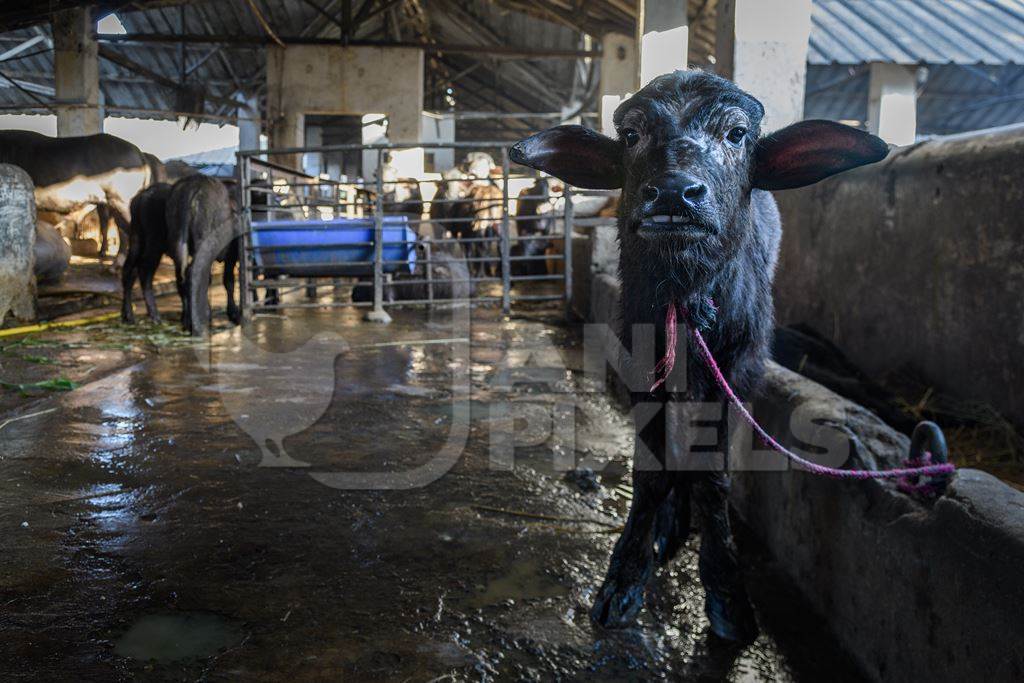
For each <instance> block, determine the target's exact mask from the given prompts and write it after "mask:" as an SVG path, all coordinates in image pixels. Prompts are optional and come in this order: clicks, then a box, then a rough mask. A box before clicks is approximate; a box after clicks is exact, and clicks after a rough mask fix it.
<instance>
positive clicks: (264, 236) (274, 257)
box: [252, 216, 416, 277]
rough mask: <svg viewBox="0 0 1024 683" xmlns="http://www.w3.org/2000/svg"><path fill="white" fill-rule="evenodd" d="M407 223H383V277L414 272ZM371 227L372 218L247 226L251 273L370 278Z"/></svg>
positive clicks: (388, 219) (396, 219)
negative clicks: (252, 264)
mask: <svg viewBox="0 0 1024 683" xmlns="http://www.w3.org/2000/svg"><path fill="white" fill-rule="evenodd" d="M408 223H409V219H408V218H407V217H405V216H385V217H384V240H383V242H384V249H383V260H384V261H385V263H384V272H388V273H396V272H399V271H402V270H408V271H409V272H412V271H413V269H414V268H415V266H416V233H415V232H414V231H413V230H412V229H410V228H409V226H408ZM373 227H374V226H373V219H372V218H334V219H332V220H327V221H322V220H283V221H253V224H252V246H253V252H254V256H255V260H256V268H257V269H258V270H259V271H261V272H262V273H263V274H264V275H266V276H268V277H277V276H279V275H288V276H295V277H359V276H367V275H373ZM388 261H391V263H388Z"/></svg>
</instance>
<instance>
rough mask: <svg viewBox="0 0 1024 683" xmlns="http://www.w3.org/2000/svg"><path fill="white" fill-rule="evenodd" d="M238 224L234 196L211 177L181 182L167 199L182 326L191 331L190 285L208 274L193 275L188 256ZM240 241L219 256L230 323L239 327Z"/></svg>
mask: <svg viewBox="0 0 1024 683" xmlns="http://www.w3.org/2000/svg"><path fill="white" fill-rule="evenodd" d="M234 220H238V215H237V213H236V212H235V211H234V209H233V206H232V201H231V196H230V194H229V192H228V189H227V187H226V186H225V185H224V183H222V182H220V181H219V180H216V179H214V178H211V177H209V176H205V175H201V174H196V175H191V176H187V177H185V178H182V179H181V180H179V181H178V182H176V183H175V184H174V186H173V187H172V189H171V191H170V194H169V196H168V198H167V239H168V248H169V250H170V252H171V255H172V258H173V260H174V265H175V269H174V270H175V272H174V277H175V280H176V282H177V285H178V291H179V293H183V296H182V302H181V303H182V325H183V326H184V327H185V329H186V330H188V331H190V332H191V331H192V330H191V316H190V310H189V300H188V298H189V297H188V293H189V283H190V280H191V278H193V277H209V273H198V274H197V273H192V272H191V266H188V267H185V266H186V264H188V263H189V259H188V256H189V255H190V254H192V253H194V252H195V250H196V248H197V247H198V246H199V244H200V243H201V242H202V241H203V239H204V238H205V237H206V236H207V235H210V234H212V233H214V232H215V231H218V230H221V229H222V228H223V226H224V224H225V223H227V222H229V221H234ZM238 258H239V240H238V239H234V240H232V241H231V243H230V244H229V245H228V246H227V247H226V248H225V249H224V251H223V252H222V253H221V254H220V255H219V256H218V258H217V260H218V261H223V262H224V278H223V282H224V289H225V290H226V291H227V297H228V304H227V313H228V319H229V320H231V322H232V323H234V324H236V325H238V324H240V323H241V321H242V316H241V309H239V308H238V305H237V304H236V303H235V266H236V265H238Z"/></svg>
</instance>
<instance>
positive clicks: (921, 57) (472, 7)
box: [0, 0, 1024, 138]
mask: <svg viewBox="0 0 1024 683" xmlns="http://www.w3.org/2000/svg"><path fill="white" fill-rule="evenodd" d="M68 1H69V2H70V0H68ZM254 1H255V3H256V5H257V6H258V7H259V8H260V11H261V12H262V13H263V14H264V16H265V17H266V18H267V20H268V21H269V22H270V24H271V25H272V26H273V27H274V29H275V30H276V31H277V32H278V33H279V34H280V35H282V36H303V37H309V38H327V39H335V38H338V37H339V34H340V30H339V28H338V26H337V24H336V23H335V21H333V20H332V19H331V18H330V17H331V16H337V15H338V13H339V12H340V8H341V5H342V0H317V2H316V3H315V5H316V7H319V8H321V9H322V10H324V12H320V11H318V10H317V9H316V7H314V6H313V5H311V4H310V3H308V2H306V1H305V0H254ZM716 5H717V2H716V0H703V1H702V2H696V1H694V2H691V3H690V4H689V7H690V14H691V60H692V61H693V62H694V63H698V64H701V63H703V64H706V65H709V66H710V64H711V63H712V60H711V59H710V58H709V55H711V54H713V51H714V36H715V31H714V27H715V24H716V17H715V14H716ZM623 6H624V3H622V2H605V1H603V0H592V1H591V2H590V3H589V4H588V5H587V6H586V7H587V11H586V13H585V16H584V17H583V18H582V19H581V18H580V17H577V16H575V15H573V16H572V17H569V16H567V15H566V16H563V15H558V14H557V12H555V11H554V10H552V9H549V8H548V6H547V5H544V4H543V3H531V4H529V5H525V4H522V3H520V2H518V0H517V1H516V2H514V3H513V2H509V3H507V4H506V3H505V2H504V1H503V0H487V1H482V0H480V1H476V2H465V1H462V0H444V1H443V2H442V1H441V0H420V1H419V2H418V3H401V4H399V5H395V6H392V7H393V9H392V10H389V11H391V12H400V13H402V12H404V13H405V14H402V15H401V16H402V17H404V19H403V22H404V26H403V28H402V29H401V30H402V32H403V34H402V35H401V38H402V39H405V40H434V41H437V42H439V43H445V42H447V43H476V44H505V45H516V46H528V47H534V48H550V49H573V48H578V47H580V45H579V32H578V31H576V30H574V29H573V28H572V27H571V26H570V25H568V24H571V23H572V21H575V20H580V21H583V22H585V23H589V24H590V25H594V26H596V27H597V28H596V29H595V30H609V29H614V30H619V31H625V32H627V33H628V32H629V28H628V26H626V27H623V26H621V25H620V24H621V23H622V22H624V21H625V22H628V21H629V18H628V14H626V13H625V12H624V11H623V10H622V9H621V8H622V7H623ZM138 7H141V9H136V8H138ZM415 8H419V9H416V10H415V11H419V12H420V14H419V15H418V16H419V18H420V21H419V23H416V21H415V17H413V16H412V14H413V13H414V9H415ZM516 8H518V9H519V10H521V11H517V9H516ZM325 13H326V14H327V15H329V16H325ZM387 14H388V13H387V12H381V13H380V14H377V15H376V16H374V17H371V18H369V19H368V20H366V22H364V24H363V25H362V26H361V27H360V29H359V36H361V37H363V38H367V37H371V38H374V39H379V38H385V39H387V38H389V37H391V36H392V35H393V33H394V30H395V28H394V25H393V23H391V22H387V21H386V20H385V19H386V17H387ZM183 15H184V25H183V24H182V16H183ZM41 16H43V15H41ZM118 16H119V17H120V19H121V21H122V23H123V24H124V26H125V28H126V29H127V30H128V32H129V33H161V34H173V33H180V32H182V29H184V32H185V33H188V34H193V35H204V34H205V35H236V36H247V37H256V38H261V39H262V38H263V37H265V33H264V30H263V28H262V27H261V26H260V25H259V22H258V21H257V20H256V18H255V16H254V14H253V12H252V11H251V9H250V8H249V7H248V5H247V3H246V2H245V0H216V1H213V0H205V1H203V2H190V3H188V4H187V6H185V5H174V4H173V3H168V4H162V3H155V4H150V3H147V2H144V1H141V0H140V2H139V3H138V4H134V5H128V6H127V7H126V8H125V9H123V10H121V11H120V12H119V14H118ZM609 21H611V22H612V23H608V22H609ZM602 27H603V28H602ZM40 31H41V32H42V33H43V34H44V35H46V36H48V35H49V27H48V26H45V25H43V26H41V27H39V28H28V29H21V30H18V31H11V32H7V33H3V34H0V52H2V51H5V50H7V49H9V48H11V47H14V46H16V45H18V44H19V43H21V42H22V41H24V40H25V39H27V38H32V37H33V36H36V35H38V33H39V32H40ZM43 47H44V46H43V45H41V44H37V45H35V46H34V47H33V48H31V49H28V50H26V51H25V52H24V53H23V54H20V55H17V56H16V57H15V58H14V59H12V60H8V61H4V62H3V63H2V64H0V69H2V70H3V71H4V72H5V73H9V74H11V75H12V76H13V77H15V78H17V79H19V80H21V81H22V82H23V83H28V84H32V87H36V88H42V89H44V91H45V89H46V88H49V89H50V91H51V92H52V87H53V54H52V51H46V50H45V49H42V50H40V49H39V48H43ZM109 49H110V50H112V51H116V52H117V54H121V55H124V56H125V57H127V58H129V59H131V60H132V61H134V62H136V63H137V64H138V65H139V66H141V67H143V68H144V69H146V70H149V71H152V72H156V73H159V74H162V75H163V76H165V77H166V78H168V79H170V80H173V81H178V80H179V79H180V74H181V70H182V53H181V52H180V48H179V46H178V45H176V44H173V43H163V44H155V43H153V44H146V45H138V44H113V45H109ZM184 57H185V59H184V62H185V69H186V70H187V71H189V70H190V71H192V73H191V74H190V76H189V77H188V78H187V79H186V84H199V85H202V86H203V87H204V88H205V90H206V92H207V94H208V95H209V96H219V97H228V96H231V95H232V94H233V93H236V92H238V91H239V90H240V89H241V90H244V91H245V92H246V94H247V95H248V96H254V95H255V96H259V95H260V93H261V88H262V87H263V80H264V79H263V75H262V70H263V68H264V56H263V52H262V48H261V47H259V46H240V45H233V46H231V47H230V48H224V49H218V48H217V47H216V46H213V45H203V44H190V45H187V46H185V48H184ZM808 61H809V64H810V70H809V74H808V91H807V98H806V99H807V114H808V116H822V117H826V118H833V119H855V120H863V118H864V117H865V116H866V108H867V74H866V70H863V68H862V70H861V71H859V72H857V73H856V74H855V75H854V77H853V78H850V77H849V74H848V72H847V71H846V69H847V68H848V67H847V66H845V65H850V66H852V67H856V66H857V65H863V64H865V63H867V62H870V61H887V62H896V63H905V64H919V63H924V64H928V65H929V70H930V75H929V77H928V79H927V80H926V81H925V84H924V87H923V90H922V93H921V98H920V101H919V122H920V124H921V130H923V131H926V132H950V131H955V130H968V129H971V128H978V127H987V126H991V125H1001V124H1002V123H1009V122H1014V121H1020V120H1024V105H1022V104H1021V103H1022V102H1024V92H1021V89H1022V88H1024V76H1021V77H1015V74H1016V73H1017V72H1016V71H1011V70H1012V69H1017V68H1018V67H1017V66H1015V65H1024V0H948V1H940V0H815V2H814V9H813V15H812V31H811V40H810V50H809V55H808ZM951 64H959V65H962V66H959V67H953V66H949V67H948V68H947V67H946V66H938V65H951ZM840 65H844V66H840ZM997 65H1009V66H1002V67H1000V66H997ZM575 68H576V65H575V64H574V62H573V61H572V60H551V59H535V60H516V61H509V60H501V59H492V58H489V57H486V56H482V55H465V54H443V55H433V56H431V57H430V59H428V60H427V77H426V78H427V83H426V92H427V93H428V97H427V101H426V103H425V106H426V107H427V108H441V107H444V106H446V105H445V104H444V102H443V98H442V97H441V93H442V88H443V86H444V85H445V84H446V83H447V79H449V78H451V77H453V76H457V79H456V99H457V101H458V104H457V106H458V108H460V109H471V110H500V111H551V110H552V109H554V108H557V107H559V106H562V105H564V104H565V103H567V101H568V99H569V97H570V92H571V86H572V82H573V77H574V76H573V72H574V69H575ZM100 69H101V77H102V90H103V95H104V100H105V103H106V106H107V108H108V110H109V111H110V112H111V113H117V114H126V113H128V112H126V110H131V112H130V115H131V116H136V117H146V118H150V117H151V118H164V119H166V118H173V116H174V114H173V113H172V112H174V111H175V109H176V108H177V107H176V104H177V103H176V92H175V89H173V88H170V87H166V86H162V85H158V84H155V83H152V82H150V81H149V80H148V79H147V78H146V77H144V76H142V75H140V74H138V73H134V72H132V71H130V70H127V69H125V68H123V67H122V66H119V65H117V64H114V63H112V62H110V61H108V60H107V59H101V60H100ZM999 69H1003V70H1002V71H1000V70H999ZM577 78H578V76H577ZM240 85H241V88H239V86H240ZM826 86H828V87H826ZM37 97H39V98H40V99H43V100H47V101H49V100H50V99H51V98H50V97H48V96H45V95H37ZM38 107H39V103H38V102H37V101H35V100H33V99H32V98H31V97H30V96H28V95H26V94H25V93H24V92H22V91H20V90H18V89H17V88H15V87H13V86H10V84H9V83H6V82H5V81H3V79H0V109H5V110H8V111H15V110H19V109H20V110H23V111H24V110H35V111H38ZM206 112H207V113H208V114H210V115H214V116H216V115H225V116H228V117H230V116H231V115H233V113H234V111H233V107H230V106H223V105H221V104H215V103H213V102H212V101H211V100H210V99H207V104H206ZM212 120H213V121H217V120H218V119H216V118H214V119H212ZM508 125H517V126H520V127H521V126H523V125H525V124H514V123H512V122H505V121H500V122H460V124H459V126H460V127H459V133H458V134H459V135H460V136H463V137H465V136H466V134H467V133H470V134H472V133H479V134H480V135H482V136H483V137H489V138H493V137H496V136H497V135H500V134H501V133H502V132H507V129H506V128H505V127H506V126H508Z"/></svg>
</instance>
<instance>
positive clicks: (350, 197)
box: [238, 142, 573, 318]
mask: <svg viewBox="0 0 1024 683" xmlns="http://www.w3.org/2000/svg"><path fill="white" fill-rule="evenodd" d="M508 144H509V143H506V142H493V143H487V142H456V143H421V144H409V145H395V144H387V145H332V146H321V147H301V148H288V149H270V150H259V151H257V150H244V151H239V152H238V172H239V191H240V193H239V203H240V208H241V219H242V224H243V229H244V233H243V237H242V240H243V249H242V254H241V258H240V278H239V279H240V283H241V290H242V294H241V299H242V310H243V315H244V316H246V317H251V316H252V315H253V314H255V313H259V312H261V311H267V310H278V309H284V308H321V307H343V306H365V307H372V309H373V314H376V315H378V316H382V317H385V318H386V314H385V313H384V309H385V308H387V307H389V306H410V305H424V306H431V305H435V304H439V303H463V304H485V303H486V304H499V303H500V305H501V308H502V310H503V311H504V312H506V313H508V312H510V311H511V309H512V306H513V304H515V303H517V302H525V301H553V300H562V301H564V303H565V305H566V307H567V308H568V306H570V304H571V297H572V233H573V202H572V190H571V188H569V187H568V186H565V185H561V182H560V181H555V180H554V179H550V180H547V179H539V178H537V177H535V176H533V175H532V174H526V173H515V174H513V173H512V172H511V170H510V168H509V158H508ZM413 149H422V150H424V153H425V154H426V153H428V152H432V153H434V154H435V158H436V154H437V152H438V151H441V150H448V149H451V150H453V155H456V156H461V157H463V160H464V161H465V160H468V159H469V158H470V156H471V154H470V153H480V152H484V153H488V154H490V155H491V159H492V160H493V166H492V167H491V168H490V169H489V171H488V172H487V173H486V174H485V175H481V174H480V169H482V168H483V167H485V166H486V163H485V162H481V163H475V164H473V165H472V166H467V165H466V163H463V164H462V166H461V170H459V166H458V165H457V166H456V170H455V171H454V172H448V173H447V174H444V175H441V176H440V177H437V174H433V177H430V178H428V179H422V178H419V179H417V178H399V177H392V176H393V174H392V173H391V172H390V171H389V160H390V158H391V157H392V156H393V155H395V154H396V153H397V152H401V151H405V150H413ZM309 153H316V154H330V153H341V154H344V153H359V154H360V155H361V156H362V157H363V158H364V160H365V159H366V158H367V155H371V158H372V159H375V169H374V171H373V172H372V175H373V178H372V179H368V180H367V179H363V178H358V179H356V180H353V181H348V180H334V179H328V178H327V177H326V176H325V175H321V176H319V177H314V176H309V175H305V174H303V173H300V172H297V171H295V170H294V169H292V168H290V166H284V165H280V164H276V163H273V162H270V161H267V159H268V158H269V159H274V158H281V157H290V158H291V159H296V158H299V155H302V154H309ZM473 156H474V161H480V160H481V157H479V156H478V155H473ZM296 165H298V164H296ZM371 168H373V165H371ZM363 169H364V174H365V175H369V173H367V171H366V164H365V163H364V166H363ZM471 169H472V170H473V171H475V173H476V174H474V172H472V171H471ZM523 170H525V169H523ZM427 175H431V174H424V177H426V176H427ZM386 176H387V177H386ZM531 181H532V182H534V185H533V187H535V188H537V191H536V194H531V195H530V196H529V197H526V200H527V201H531V200H532V201H533V202H534V203H535V204H536V205H538V208H539V209H540V210H539V212H538V213H537V214H536V215H533V216H525V215H518V216H517V215H515V213H514V212H513V208H512V205H513V203H515V205H516V209H517V211H516V212H517V213H519V214H523V213H524V205H523V204H522V203H521V201H520V197H519V196H518V195H519V193H520V190H521V189H522V188H524V187H525V186H526V184H527V183H528V182H531ZM545 183H547V185H546V187H547V192H544V190H543V188H544V186H545V185H544V184H545ZM514 191H515V193H516V194H517V196H512V194H513V192H514ZM528 194H529V193H528Z"/></svg>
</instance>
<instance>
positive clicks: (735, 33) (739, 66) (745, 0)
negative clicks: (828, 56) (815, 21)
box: [715, 0, 811, 131]
mask: <svg viewBox="0 0 1024 683" xmlns="http://www.w3.org/2000/svg"><path fill="white" fill-rule="evenodd" d="M717 11H718V26H717V39H716V41H715V66H716V71H717V72H718V74H719V75H721V76H725V77H726V78H730V79H732V80H733V81H734V82H735V83H736V84H737V85H739V86H740V87H741V88H743V89H744V90H746V91H747V92H749V93H750V94H751V95H753V96H754V97H756V98H757V99H759V100H761V103H762V104H763V105H764V108H765V117H764V121H763V122H762V124H761V128H762V130H764V131H772V130H775V129H778V128H781V127H783V126H786V125H789V124H790V123H794V122H795V121H799V120H801V119H803V116H804V95H805V83H806V78H807V42H808V39H809V38H810V34H811V0H720V2H719V3H718V9H717Z"/></svg>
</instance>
